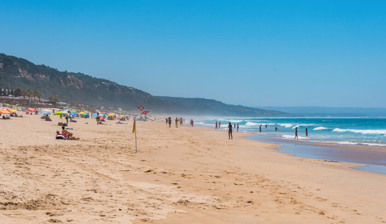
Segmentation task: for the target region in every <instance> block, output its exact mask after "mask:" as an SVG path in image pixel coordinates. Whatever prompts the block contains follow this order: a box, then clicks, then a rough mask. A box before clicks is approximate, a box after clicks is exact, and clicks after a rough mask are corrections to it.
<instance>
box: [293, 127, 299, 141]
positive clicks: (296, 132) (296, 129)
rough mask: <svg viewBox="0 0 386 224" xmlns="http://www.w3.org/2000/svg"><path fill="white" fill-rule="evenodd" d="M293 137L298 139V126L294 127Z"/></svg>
mask: <svg viewBox="0 0 386 224" xmlns="http://www.w3.org/2000/svg"><path fill="white" fill-rule="evenodd" d="M294 139H298V128H297V127H296V128H295V138H294Z"/></svg>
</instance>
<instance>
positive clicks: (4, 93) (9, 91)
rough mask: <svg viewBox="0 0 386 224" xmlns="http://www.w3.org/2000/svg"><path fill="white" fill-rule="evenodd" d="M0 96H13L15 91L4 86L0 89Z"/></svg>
mask: <svg viewBox="0 0 386 224" xmlns="http://www.w3.org/2000/svg"><path fill="white" fill-rule="evenodd" d="M0 91H1V92H0V96H13V95H14V93H15V90H14V89H4V88H1V89H0Z"/></svg>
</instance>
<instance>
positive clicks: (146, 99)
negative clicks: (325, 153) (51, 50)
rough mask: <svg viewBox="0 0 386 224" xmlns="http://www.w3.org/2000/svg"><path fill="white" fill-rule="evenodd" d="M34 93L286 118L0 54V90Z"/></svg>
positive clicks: (93, 102) (174, 110)
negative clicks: (155, 92)
mask: <svg viewBox="0 0 386 224" xmlns="http://www.w3.org/2000/svg"><path fill="white" fill-rule="evenodd" d="M9 85H10V86H11V87H12V88H13V89H16V88H21V89H36V90H39V91H41V92H42V93H43V94H44V95H43V98H45V99H47V98H48V97H49V96H56V95H57V96H58V97H59V99H60V101H65V102H68V103H80V104H86V105H93V106H105V107H120V108H123V109H129V110H133V109H135V108H137V106H138V105H139V104H144V105H146V109H149V110H152V111H153V112H159V113H178V114H192V115H218V116H219V115H221V116H288V114H287V113H281V112H277V111H268V110H260V109H255V108H251V107H244V106H234V105H227V104H224V103H222V102H219V101H215V100H208V99H201V98H200V99H198V98H195V99H191V98H178V97H156V96H152V95H151V94H149V93H147V92H144V91H141V90H138V89H135V88H133V87H128V86H123V85H119V84H117V83H115V82H112V81H109V80H106V79H99V78H95V77H92V76H89V75H85V74H82V73H74V72H62V71H58V70H57V69H54V68H50V67H48V66H45V65H35V64H33V63H31V62H29V61H27V60H25V59H22V58H17V57H13V56H8V55H5V54H0V88H8V86H9Z"/></svg>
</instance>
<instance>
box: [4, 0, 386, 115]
mask: <svg viewBox="0 0 386 224" xmlns="http://www.w3.org/2000/svg"><path fill="white" fill-rule="evenodd" d="M385 12H386V1H343V0H340V1H327V0H326V1H292V0H288V1H275V0H274V1H258V0H255V1H243V0H240V1H215V0H213V1H198V0H195V1H181V0H176V1H167V0H164V1H159V0H154V1H151V0H146V1H139V0H138V1H129V0H128V1H95V0H94V1H85V0H83V1H49V0H47V1H38V0H36V1H28V0H26V1H18V0H15V1H12V0H9V1H3V0H0V21H2V22H1V29H0V30H1V31H0V43H1V44H0V52H1V53H5V54H9V55H14V56H17V57H22V58H26V59H28V60H30V61H32V62H34V63H37V64H45V65H48V66H51V67H54V68H57V69H59V70H67V71H73V72H82V73H85V74H88V75H91V76H95V77H100V78H105V79H109V80H112V81H115V82H117V83H119V84H123V85H128V86H133V87H135V88H138V89H141V90H144V91H147V92H149V93H151V94H153V95H161V96H180V97H204V98H210V99H217V100H221V101H223V102H225V103H231V104H242V105H247V106H344V107H386V13H385Z"/></svg>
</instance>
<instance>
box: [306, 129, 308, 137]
mask: <svg viewBox="0 0 386 224" xmlns="http://www.w3.org/2000/svg"><path fill="white" fill-rule="evenodd" d="M306 137H308V128H306Z"/></svg>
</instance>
